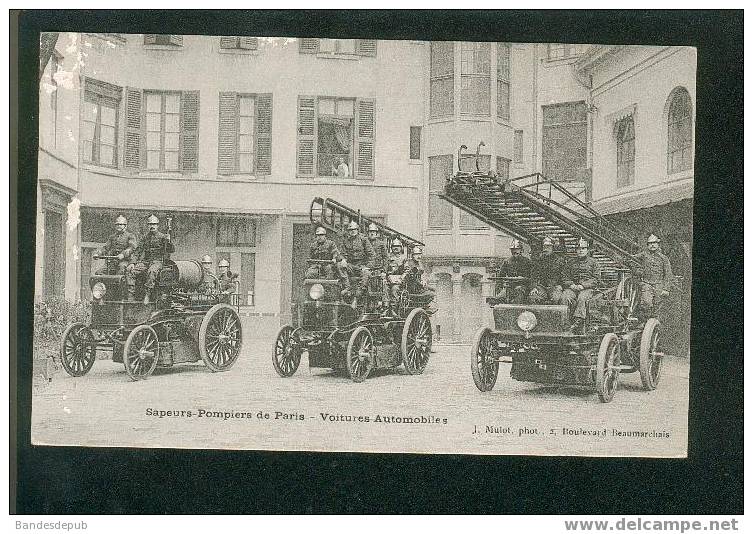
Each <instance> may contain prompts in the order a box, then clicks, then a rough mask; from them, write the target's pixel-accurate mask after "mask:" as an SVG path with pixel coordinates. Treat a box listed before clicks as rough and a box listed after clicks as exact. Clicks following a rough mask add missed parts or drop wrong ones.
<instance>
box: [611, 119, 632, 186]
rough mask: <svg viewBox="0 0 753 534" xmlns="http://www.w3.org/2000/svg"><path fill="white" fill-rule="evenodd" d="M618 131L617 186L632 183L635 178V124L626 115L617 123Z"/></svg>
mask: <svg viewBox="0 0 753 534" xmlns="http://www.w3.org/2000/svg"><path fill="white" fill-rule="evenodd" d="M615 129H616V133H617V187H625V186H627V185H631V184H632V183H633V182H634V178H635V125H634V123H633V117H632V116H629V117H625V118H624V119H621V120H619V121H617V124H616V125H615Z"/></svg>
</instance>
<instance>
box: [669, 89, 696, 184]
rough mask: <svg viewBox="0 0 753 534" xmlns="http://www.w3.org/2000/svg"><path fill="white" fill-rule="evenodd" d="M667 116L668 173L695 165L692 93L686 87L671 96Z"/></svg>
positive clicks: (684, 169)
mask: <svg viewBox="0 0 753 534" xmlns="http://www.w3.org/2000/svg"><path fill="white" fill-rule="evenodd" d="M670 99H671V100H670V103H669V112H668V117H667V122H668V124H667V174H672V173H675V172H680V171H686V170H688V169H690V168H691V167H692V166H693V153H692V152H693V147H692V145H693V123H692V118H693V117H692V104H691V102H690V95H689V94H688V91H687V90H686V89H684V88H680V89H678V90H676V91H675V92H674V93H673V94H672V96H670Z"/></svg>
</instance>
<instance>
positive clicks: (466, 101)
mask: <svg viewBox="0 0 753 534" xmlns="http://www.w3.org/2000/svg"><path fill="white" fill-rule="evenodd" d="M468 46H472V47H473V50H472V54H473V60H472V61H471V62H470V64H471V66H472V67H473V71H472V72H463V66H464V65H468V63H467V62H465V61H464V60H463V56H464V54H465V53H466V52H468V51H469V50H467V48H468ZM484 46H485V47H486V48H487V50H486V53H487V54H488V56H487V58H486V66H487V68H488V70H487V72H482V71H478V70H476V66H477V65H478V63H479V58H478V56H479V54H481V53H482V48H483V47H484ZM491 61H492V47H491V43H489V42H485V41H462V42H461V43H460V114H461V115H464V116H469V115H470V116H474V117H489V116H491V106H492V104H491V101H492V89H491V78H492V75H491V73H492V67H491ZM466 80H467V81H468V82H469V87H468V92H469V93H470V90H471V88H472V87H474V85H475V84H471V81H480V84H479V86H476V87H475V88H478V87H483V86H484V85H485V86H486V90H487V95H488V98H487V99H486V102H485V109H484V105H481V106H480V107H478V105H479V104H484V103H483V102H481V101H480V100H479V101H475V100H472V99H471V98H468V97H467V95H466V88H465V87H464V85H463V83H464V82H465V81H466ZM484 81H485V82H486V83H485V84H484ZM470 104H473V106H470ZM466 106H469V107H472V109H470V110H466V109H465V108H466Z"/></svg>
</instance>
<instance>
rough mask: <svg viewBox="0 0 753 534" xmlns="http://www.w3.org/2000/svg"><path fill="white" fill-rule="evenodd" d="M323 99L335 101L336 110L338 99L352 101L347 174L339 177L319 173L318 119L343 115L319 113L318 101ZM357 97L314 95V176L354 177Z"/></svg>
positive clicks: (332, 176)
mask: <svg viewBox="0 0 753 534" xmlns="http://www.w3.org/2000/svg"><path fill="white" fill-rule="evenodd" d="M323 100H333V101H334V103H335V111H337V103H338V102H340V101H350V102H352V103H353V115H352V116H351V117H350V119H351V131H350V136H351V140H350V141H351V143H350V151H349V154H348V176H345V177H341V176H337V175H332V174H320V173H319V154H320V152H319V130H320V128H319V119H320V118H321V117H332V118H341V117H344V115H337V114H336V113H335V114H334V115H333V114H329V113H320V112H319V106H320V103H321V102H322V101H323ZM358 101H359V99H358V98H356V97H343V96H324V95H322V96H317V97H316V104H315V105H316V107H315V109H314V121H315V126H316V129H315V136H314V156H315V158H314V165H315V173H314V176H315V177H317V178H341V179H349V180H350V179H355V177H356V173H355V158H356V154H355V149H356V143H357V139H356V137H357V135H356V128H357V127H358V125H357V123H356V114H357V106H358Z"/></svg>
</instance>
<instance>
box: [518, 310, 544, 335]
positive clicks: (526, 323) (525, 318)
mask: <svg viewBox="0 0 753 534" xmlns="http://www.w3.org/2000/svg"><path fill="white" fill-rule="evenodd" d="M538 322H539V321H538V319H536V316H535V315H534V314H533V313H532V312H529V311H524V312H523V313H521V314H520V315H518V328H520V329H521V330H523V331H524V332H530V331H531V330H533V329H534V328H536V325H537V324H538Z"/></svg>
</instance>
